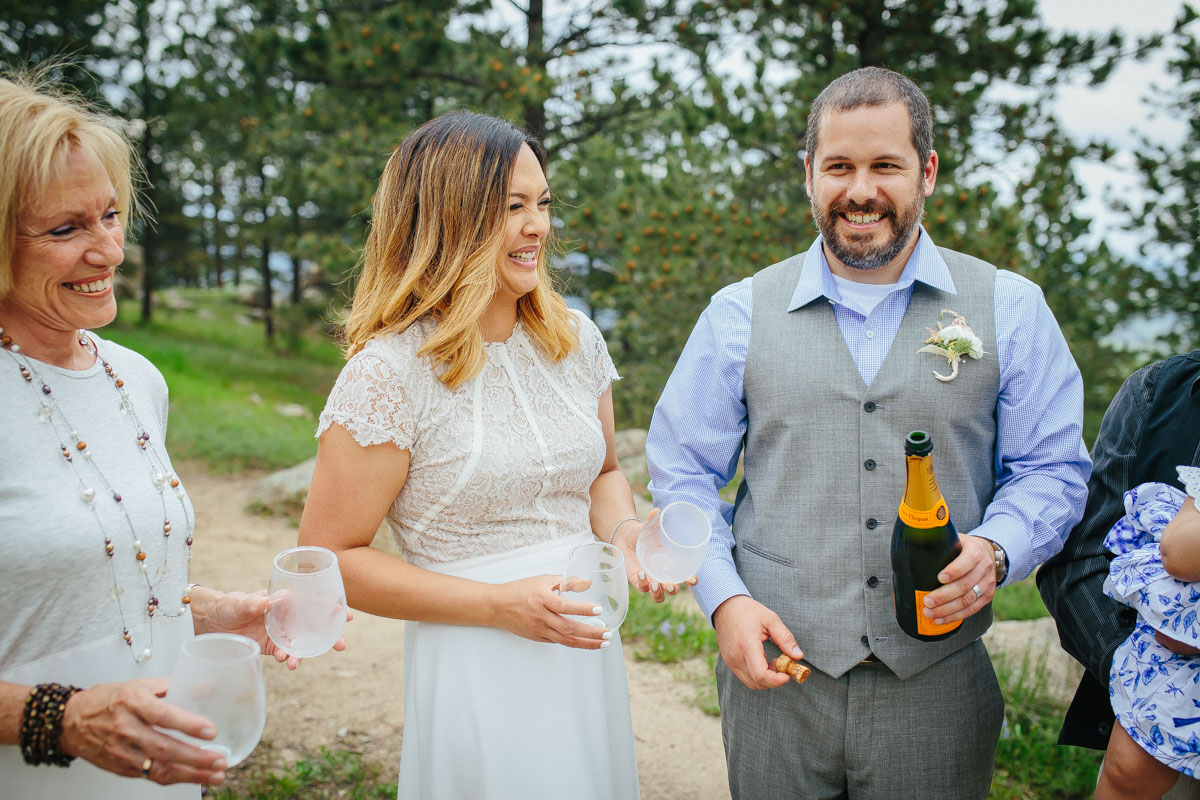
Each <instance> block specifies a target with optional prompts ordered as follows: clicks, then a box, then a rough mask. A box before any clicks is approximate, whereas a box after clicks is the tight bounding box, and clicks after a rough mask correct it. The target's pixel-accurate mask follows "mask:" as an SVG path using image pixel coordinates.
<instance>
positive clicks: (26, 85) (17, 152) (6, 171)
mask: <svg viewBox="0 0 1200 800" xmlns="http://www.w3.org/2000/svg"><path fill="white" fill-rule="evenodd" d="M56 66H57V65H55V64H50V65H48V66H46V67H43V68H40V69H38V70H37V71H35V72H30V73H13V74H9V75H6V76H4V77H0V300H3V299H4V298H5V297H6V296H8V293H9V292H10V291H12V280H13V276H12V259H13V251H14V250H15V249H16V246H17V231H18V227H19V225H20V217H21V214H22V212H25V213H28V212H30V211H32V210H33V209H36V208H37V207H39V206H40V205H41V204H42V202H43V199H44V198H45V195H46V192H47V191H49V189H50V186H51V185H52V184H53V183H54V181H56V180H61V179H62V173H63V170H64V169H65V167H66V162H67V157H68V156H69V155H70V152H71V150H72V149H75V148H78V149H79V150H81V151H83V152H84V153H86V154H87V155H89V156H90V157H91V158H92V159H93V160H94V161H95V162H96V163H97V164H99V165H100V167H101V169H103V170H104V172H105V173H106V174H107V175H108V178H109V180H110V181H112V185H113V188H114V189H116V191H117V205H116V209H117V211H118V212H120V214H121V217H122V220H123V224H124V225H126V226H127V225H128V215H129V212H130V210H131V209H133V208H136V203H137V197H136V193H135V191H134V179H133V169H132V166H133V165H134V164H135V163H136V161H135V159H134V156H133V152H132V150H131V149H130V147H129V143H128V141H127V140H126V138H125V135H124V134H123V133H122V131H121V128H120V126H119V123H118V122H117V121H116V120H114V119H112V118H111V117H107V116H105V115H103V114H100V113H98V112H97V111H95V110H94V109H93V108H92V107H91V106H89V105H88V104H87V103H86V102H85V101H84V100H82V99H81V98H78V97H75V96H72V95H68V94H66V93H64V92H63V91H62V90H61V89H59V88H58V87H56V86H55V85H54V83H53V82H52V81H51V79H50V77H49V76H50V74H51V73H52V72H53V70H54V69H55V68H56Z"/></svg>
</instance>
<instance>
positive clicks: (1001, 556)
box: [984, 539, 1008, 586]
mask: <svg viewBox="0 0 1200 800" xmlns="http://www.w3.org/2000/svg"><path fill="white" fill-rule="evenodd" d="M984 541H985V542H987V543H988V544H990V545H991V546H992V556H993V557H994V558H995V564H996V585H997V586H999V585H1000V584H1002V583H1004V579H1005V578H1007V577H1008V553H1006V552H1004V548H1003V547H1001V546H1000V545H998V544H996V543H995V542H993V541H992V540H991V539H984Z"/></svg>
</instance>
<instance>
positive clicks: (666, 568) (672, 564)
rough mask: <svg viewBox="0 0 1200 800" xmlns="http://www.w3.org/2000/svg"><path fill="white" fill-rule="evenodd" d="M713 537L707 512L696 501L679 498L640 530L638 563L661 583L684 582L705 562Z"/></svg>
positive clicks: (637, 547) (637, 549)
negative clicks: (710, 540)
mask: <svg viewBox="0 0 1200 800" xmlns="http://www.w3.org/2000/svg"><path fill="white" fill-rule="evenodd" d="M711 538H712V523H711V522H710V521H709V519H708V515H707V514H705V513H704V511H703V510H702V509H701V508H700V507H699V506H697V505H695V504H694V503H689V502H688V501H687V500H676V501H675V502H674V503H671V504H670V505H668V506H667V507H666V508H664V509H663V510H662V511H661V512H659V514H657V515H656V516H654V517H653V518H651V519H650V520H649V521H648V522H647V523H646V524H645V525H643V526H642V530H641V531H640V532H638V537H637V546H636V552H637V559H638V563H639V564H641V565H642V569H644V570H645V571H646V574H647V575H649V576H650V577H651V578H653V579H654V580H656V581H658V582H659V583H683V582H684V581H686V580H687V579H688V578H690V577H692V576H693V575H695V574H696V570H698V569H700V565H701V564H702V563H704V556H705V554H707V553H708V541H709V539H711Z"/></svg>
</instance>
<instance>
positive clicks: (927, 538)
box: [892, 431, 962, 641]
mask: <svg viewBox="0 0 1200 800" xmlns="http://www.w3.org/2000/svg"><path fill="white" fill-rule="evenodd" d="M904 461H905V464H906V468H907V478H906V480H905V484H904V499H903V500H901V501H900V513H899V516H898V517H897V518H896V527H895V529H894V530H893V532H892V579H893V583H892V586H893V590H892V600H893V602H894V603H895V607H896V621H897V622H899V623H900V627H901V628H902V629H904V632H905V633H907V634H908V635H909V636H911V637H913V638H914V639H921V640H923V641H934V640H936V639H944V638H946V637H947V636H950V635H952V634H953V633H954V632H955V631H956V630H958V627H959V626H960V625H962V620H958V621H957V622H947V623H944V624H941V625H938V624H937V623H935V622H934V621H933V620H932V619H930V618H929V617H926V616H925V615H924V614H922V613H921V611H922V609H924V608H925V595H927V594H929V593H930V592H932V591H933V590H934V589H937V588H938V587H939V586H941V585H942V584H941V582H940V581H938V573H940V572H941V571H942V570H943V569H945V568H946V566H947V565H948V564H949V563H950V562H951V561H953V560H954V559H955V557H956V556H957V555H958V554H959V552H960V551H961V550H962V545H961V544H960V543H959V541H958V531H957V530H956V529H955V528H954V523H953V522H952V521H951V520H950V510H949V509H948V508H947V507H946V499H945V498H944V497H942V491H941V489H939V488H938V484H937V478H936V477H934V474H933V442H932V440H931V439H930V438H929V434H927V433H925V432H924V431H913V432H912V433H910V434H909V435H908V437H907V438H906V439H905V440H904Z"/></svg>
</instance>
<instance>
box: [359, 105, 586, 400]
mask: <svg viewBox="0 0 1200 800" xmlns="http://www.w3.org/2000/svg"><path fill="white" fill-rule="evenodd" d="M526 145H528V146H529V149H531V150H532V151H533V153H534V155H536V156H537V159H538V163H540V164H541V165H542V170H543V171H545V169H546V152H545V150H544V149H543V148H542V145H541V143H540V142H539V141H538V140H537V139H536V138H534V137H532V136H530V135H529V134H527V133H525V132H524V131H522V130H521V129H520V128H518V127H516V126H515V125H513V124H511V123H509V122H506V121H504V120H501V119H496V118H495V117H489V116H486V115H483V114H475V113H471V112H462V111H459V112H452V113H449V114H444V115H442V116H440V117H438V118H436V119H433V120H431V121H429V122H427V123H425V124H424V125H422V126H421V127H419V128H417V129H416V130H415V131H413V132H412V134H410V135H409V136H408V138H406V139H405V140H404V141H403V142H402V143H401V144H400V146H399V147H397V148H396V150H395V151H394V152H393V153H392V155H391V158H389V159H388V162H387V166H385V167H384V169H383V175H382V176H381V177H380V179H379V188H378V189H377V190H376V192H375V198H374V202H373V209H374V214H373V216H372V219H371V227H370V231H369V232H368V234H367V241H366V246H365V247H364V248H363V255H362V259H361V262H360V266H361V268H362V273H361V275H360V277H359V281H358V286H357V288H356V289H355V292H354V302H353V304H352V306H351V309H350V316H349V319H348V320H347V322H346V329H345V338H346V355H347V357H349V356H352V355H354V354H355V353H357V352H358V351H359V350H362V348H363V346H364V345H366V343H367V342H368V341H369V340H370V339H371V338H373V337H375V336H379V335H381V334H385V333H399V332H401V331H404V330H405V329H407V328H408V327H409V326H410V325H412V324H413V323H414V322H416V321H417V320H419V319H421V318H422V317H424V316H426V315H430V316H432V317H433V319H435V320H436V321H437V328H436V330H435V331H434V332H433V333H432V334H431V335H430V336H429V338H428V339H427V340H426V341H425V343H424V345H423V346H422V347H421V349H420V351H419V353H420V355H422V356H428V357H430V358H431V359H432V360H433V362H434V366H435V369H436V370H437V372H438V378H439V379H440V380H441V381H442V383H444V384H445V385H446V386H448V387H450V388H451V389H454V388H457V387H458V386H460V385H462V384H463V383H464V382H465V381H468V380H470V379H471V378H473V377H474V376H475V375H477V374H479V371H480V370H481V369H482V368H483V364H484V361H485V359H486V353H485V350H484V346H483V344H484V342H483V334H482V333H481V331H480V327H479V319H480V317H481V316H482V315H483V313H484V310H485V309H486V308H487V306H488V304H489V303H490V302H491V301H492V297H493V295H495V293H496V291H497V290H498V289H499V279H498V277H497V275H496V265H497V263H498V261H499V259H500V256H501V255H502V250H503V248H504V246H505V220H506V214H507V209H508V203H509V200H508V191H509V184H510V181H511V178H512V171H513V165H514V164H515V163H516V160H517V155H518V153H520V151H521V147H523V146H526ZM552 237H553V231H552V230H551V232H550V233H548V234H547V236H546V239H545V240H544V241H543V243H542V246H541V247H539V248H538V267H537V268H538V283H537V288H536V289H534V290H533V291H532V292H530V293H529V294H527V295H525V296H523V297H521V298H520V299H519V300H518V301H517V319H518V320H520V321H521V323H522V324H523V325H524V327H525V330H526V331H527V333H528V334H529V336H530V338H531V339H533V341H534V342H535V343H536V344H537V345H538V346H539V347H540V348H541V349H542V350H543V351H544V352H545V353H546V355H547V356H549V357H550V358H551V359H552V360H554V361H558V360H560V359H562V358H563V357H565V356H566V355H567V354H568V353H570V352H571V350H572V349H573V348H574V347H575V346H576V345H577V344H578V336H577V335H576V332H575V328H574V327H573V326H572V324H571V315H570V312H569V311H568V310H567V304H566V302H565V301H564V300H563V298H562V297H561V296H560V295H559V294H558V293H557V292H556V291H554V288H553V286H552V285H551V278H550V274H549V270H548V267H547V265H546V252H547V251H548V250H549V249H550V246H551V245H552V244H553V238H552Z"/></svg>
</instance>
